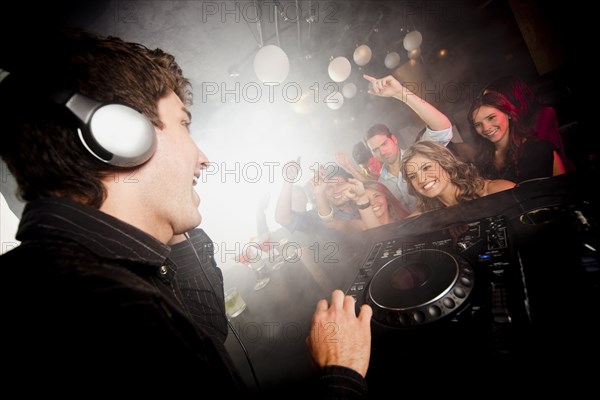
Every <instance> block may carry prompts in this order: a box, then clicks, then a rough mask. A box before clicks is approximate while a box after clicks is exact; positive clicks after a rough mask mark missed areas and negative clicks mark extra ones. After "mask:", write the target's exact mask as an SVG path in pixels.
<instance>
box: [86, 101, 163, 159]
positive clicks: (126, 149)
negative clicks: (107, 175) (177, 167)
mask: <svg viewBox="0 0 600 400" xmlns="http://www.w3.org/2000/svg"><path fill="white" fill-rule="evenodd" d="M87 128H88V132H89V139H91V143H87V140H88V138H86V135H85V134H84V135H82V136H81V137H82V138H83V139H84V141H85V142H86V143H87V144H88V146H89V145H90V144H92V146H94V147H97V148H99V149H100V152H99V153H101V152H102V151H103V152H105V153H109V154H110V155H112V156H111V157H110V158H104V157H98V158H100V159H101V160H103V161H104V162H106V163H108V164H111V165H116V166H120V167H135V166H138V165H141V164H143V163H145V162H146V161H148V160H149V159H150V157H152V155H153V154H154V151H155V150H156V133H155V131H154V126H153V125H152V123H150V121H149V120H148V118H146V117H145V116H144V114H142V113H140V112H139V111H137V110H135V109H133V108H131V107H129V106H125V105H122V104H106V105H102V106H101V107H99V108H97V109H96V110H95V111H94V113H93V115H92V116H91V118H90V121H89V122H88V124H87ZM92 146H89V147H92ZM92 154H94V152H92ZM94 155H96V154H94ZM98 155H100V154H98ZM98 155H96V156H98Z"/></svg>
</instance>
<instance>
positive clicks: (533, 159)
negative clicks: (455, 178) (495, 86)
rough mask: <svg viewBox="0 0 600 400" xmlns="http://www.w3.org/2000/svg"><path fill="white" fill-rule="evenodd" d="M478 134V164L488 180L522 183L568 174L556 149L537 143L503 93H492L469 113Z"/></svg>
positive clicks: (483, 96) (546, 144) (478, 102)
mask: <svg viewBox="0 0 600 400" xmlns="http://www.w3.org/2000/svg"><path fill="white" fill-rule="evenodd" d="M468 118H469V122H470V123H471V126H472V128H473V130H474V131H475V141H476V144H477V157H476V163H477V167H478V168H479V171H480V172H481V174H482V175H483V176H484V177H485V178H489V179H507V180H511V181H513V182H522V181H526V180H529V179H534V178H542V177H548V176H554V175H560V174H563V173H564V172H565V167H564V165H563V162H562V160H561V158H560V156H559V155H558V152H557V151H556V148H555V147H554V146H553V145H552V144H551V143H549V142H547V141H544V140H537V139H536V138H535V137H534V135H533V132H532V131H531V129H530V128H528V127H527V126H526V125H525V124H524V123H523V122H522V121H521V117H520V114H519V111H518V108H517V107H516V106H515V105H514V104H513V103H511V102H510V101H509V100H508V98H507V97H506V96H504V95H503V94H501V93H498V92H495V91H491V90H488V91H486V92H484V93H483V94H481V95H480V96H479V97H477V98H476V99H475V100H474V101H473V104H472V105H471V108H470V110H469V113H468Z"/></svg>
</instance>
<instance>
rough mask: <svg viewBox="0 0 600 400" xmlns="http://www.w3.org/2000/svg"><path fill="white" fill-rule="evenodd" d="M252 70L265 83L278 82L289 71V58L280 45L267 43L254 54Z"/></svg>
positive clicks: (283, 78) (285, 76)
mask: <svg viewBox="0 0 600 400" xmlns="http://www.w3.org/2000/svg"><path fill="white" fill-rule="evenodd" d="M254 72H256V76H257V77H258V79H260V80H261V82H263V83H265V84H272V85H274V84H279V83H281V82H283V81H284V80H285V78H287V76H288V73H289V72H290V60H289V58H288V56H287V54H285V51H283V50H282V49H281V47H278V46H275V45H273V44H269V45H267V46H264V47H263V48H262V49H260V50H259V51H258V52H257V53H256V56H254Z"/></svg>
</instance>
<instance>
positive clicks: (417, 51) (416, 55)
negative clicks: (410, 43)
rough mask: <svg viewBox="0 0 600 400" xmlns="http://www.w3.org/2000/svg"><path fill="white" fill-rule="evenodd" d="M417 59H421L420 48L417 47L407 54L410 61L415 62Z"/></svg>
mask: <svg viewBox="0 0 600 400" xmlns="http://www.w3.org/2000/svg"><path fill="white" fill-rule="evenodd" d="M419 57H421V48H420V47H417V48H416V49H412V50H411V51H409V52H408V58H410V59H411V60H416V59H417V58H419Z"/></svg>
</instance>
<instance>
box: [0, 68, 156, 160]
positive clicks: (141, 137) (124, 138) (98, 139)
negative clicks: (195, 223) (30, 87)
mask: <svg viewBox="0 0 600 400" xmlns="http://www.w3.org/2000/svg"><path fill="white" fill-rule="evenodd" d="M9 75H11V74H10V73H9V72H8V71H5V70H3V69H0V83H2V82H3V81H4V80H5V79H6V78H7V77H8V76H9ZM15 78H16V77H15ZM16 80H17V81H18V79H16ZM11 81H12V82H11ZM2 85H3V86H4V87H6V86H8V87H9V88H8V90H9V91H10V90H11V89H12V90H17V89H18V87H19V84H18V83H17V82H15V79H12V78H11V79H6V82H4V83H2ZM48 97H49V98H50V100H52V101H53V102H54V103H56V104H58V105H61V106H65V107H66V108H68V109H69V111H71V113H73V115H75V116H76V117H77V119H78V120H79V121H80V126H79V127H78V128H77V132H78V136H79V139H80V140H81V142H82V143H83V146H84V147H85V148H86V149H87V151H88V152H90V153H91V154H92V155H93V156H94V157H95V158H97V159H98V160H100V161H102V162H104V163H107V164H110V165H115V166H118V167H136V166H138V165H141V164H143V163H145V162H146V161H148V160H149V159H150V157H152V155H153V154H154V151H155V150H156V133H155V132H154V126H153V125H152V123H151V122H150V121H149V120H148V118H146V116H145V115H144V114H142V113H141V112H139V111H138V110H136V109H134V108H132V107H130V106H127V105H124V104H118V103H101V102H98V101H95V100H92V99H89V98H87V97H85V96H83V95H80V94H78V93H74V92H73V91H69V90H64V89H61V90H55V91H54V92H52V93H50V94H49V96H48Z"/></svg>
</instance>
